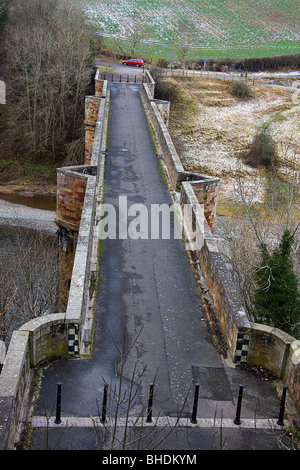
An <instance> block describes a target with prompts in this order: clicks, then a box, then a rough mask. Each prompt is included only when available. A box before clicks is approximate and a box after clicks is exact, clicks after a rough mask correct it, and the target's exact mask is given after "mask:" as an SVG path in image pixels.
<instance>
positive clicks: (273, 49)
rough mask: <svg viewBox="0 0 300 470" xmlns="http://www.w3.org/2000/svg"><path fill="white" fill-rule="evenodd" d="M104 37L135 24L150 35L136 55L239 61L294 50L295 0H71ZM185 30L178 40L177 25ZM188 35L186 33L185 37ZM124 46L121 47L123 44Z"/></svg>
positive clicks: (121, 35)
mask: <svg viewBox="0 0 300 470" xmlns="http://www.w3.org/2000/svg"><path fill="white" fill-rule="evenodd" d="M76 1H77V2H78V3H80V4H81V5H83V6H84V9H85V10H86V12H87V14H88V16H89V18H90V19H91V21H92V23H93V24H95V26H96V27H97V28H98V30H99V31H100V32H101V34H102V35H103V36H104V37H106V38H110V39H112V38H117V39H118V40H123V41H124V40H126V39H128V38H129V37H130V36H131V35H132V33H133V31H134V29H135V26H134V25H135V24H141V22H145V23H147V25H148V27H149V29H150V33H149V35H148V36H147V38H146V39H144V41H143V44H140V45H139V47H138V49H137V50H138V52H139V54H140V55H143V54H144V55H147V56H152V57H155V56H156V57H166V58H169V57H170V56H173V57H175V59H176V58H177V57H178V55H179V53H180V48H181V47H182V44H184V43H186V44H187V43H188V44H187V45H188V47H189V57H190V58H193V59H197V58H199V59H200V58H206V59H210V58H214V59H221V58H242V57H263V56H275V55H288V54H296V53H299V51H300V34H299V24H300V6H299V1H298V0H255V1H254V0H186V1H184V2H183V1H181V0H105V1H102V0H76ZM180 24H181V25H184V26H185V33H184V36H183V34H182V33H180V32H179V29H178V25H180ZM189 32H190V35H189ZM124 44H125V47H126V43H124Z"/></svg>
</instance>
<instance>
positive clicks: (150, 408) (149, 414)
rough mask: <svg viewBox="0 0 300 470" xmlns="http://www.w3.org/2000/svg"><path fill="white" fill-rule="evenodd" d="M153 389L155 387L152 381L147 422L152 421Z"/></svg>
mask: <svg viewBox="0 0 300 470" xmlns="http://www.w3.org/2000/svg"><path fill="white" fill-rule="evenodd" d="M153 389H154V383H150V392H149V399H148V411H147V419H146V423H152V406H153Z"/></svg>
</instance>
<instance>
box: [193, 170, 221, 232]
mask: <svg viewBox="0 0 300 470" xmlns="http://www.w3.org/2000/svg"><path fill="white" fill-rule="evenodd" d="M190 183H191V185H192V187H193V189H194V193H195V195H196V197H197V199H198V201H199V203H200V204H203V205H204V215H205V218H206V220H207V223H208V225H209V227H210V229H211V230H213V228H214V226H215V218H216V211H217V196H218V188H219V183H220V180H219V179H204V180H201V181H190Z"/></svg>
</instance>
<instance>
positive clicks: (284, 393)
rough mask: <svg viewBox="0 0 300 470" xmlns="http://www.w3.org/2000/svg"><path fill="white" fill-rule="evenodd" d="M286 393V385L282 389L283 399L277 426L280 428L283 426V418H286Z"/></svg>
mask: <svg viewBox="0 0 300 470" xmlns="http://www.w3.org/2000/svg"><path fill="white" fill-rule="evenodd" d="M286 391H287V386H286V385H284V386H283V389H282V397H281V403H280V411H279V417H278V421H277V424H279V426H283V416H284V407H285V399H286Z"/></svg>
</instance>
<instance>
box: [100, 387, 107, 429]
mask: <svg viewBox="0 0 300 470" xmlns="http://www.w3.org/2000/svg"><path fill="white" fill-rule="evenodd" d="M107 388H108V385H104V392H103V402H102V417H101V422H102V423H105V421H106V411H107Z"/></svg>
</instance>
